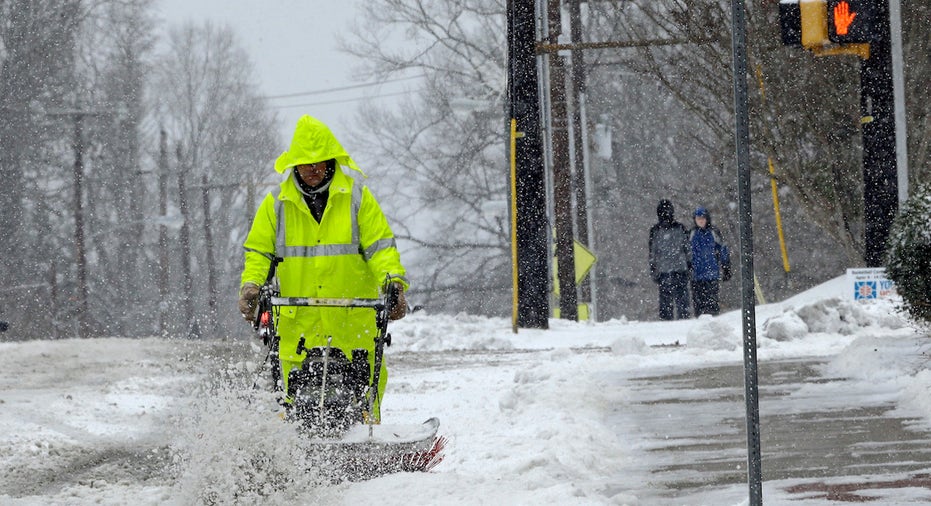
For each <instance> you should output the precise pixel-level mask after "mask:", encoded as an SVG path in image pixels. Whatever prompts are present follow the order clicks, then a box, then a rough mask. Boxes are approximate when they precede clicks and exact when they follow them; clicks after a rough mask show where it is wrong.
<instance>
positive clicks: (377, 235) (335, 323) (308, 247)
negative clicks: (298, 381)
mask: <svg viewBox="0 0 931 506" xmlns="http://www.w3.org/2000/svg"><path fill="white" fill-rule="evenodd" d="M275 193H277V196H276V195H275V194H274V193H269V194H268V195H266V196H265V199H264V200H263V201H262V204H261V205H260V206H259V209H258V211H257V212H256V216H255V220H254V222H253V225H252V229H251V230H250V232H249V235H248V237H247V238H246V242H245V244H244V246H245V248H246V253H245V269H244V270H243V275H242V283H243V284H245V283H255V284H257V285H261V284H262V283H264V281H265V278H266V276H267V273H268V268H269V265H270V263H271V262H270V259H269V258H270V257H271V256H273V255H275V256H279V257H282V258H284V261H282V262H281V263H280V264H278V271H277V272H278V280H279V284H280V289H281V296H282V297H323V298H369V299H375V298H378V296H379V287H381V285H382V284H383V283H384V281H385V278H386V277H390V278H392V279H393V280H397V281H400V282H401V283H402V284H404V285H405V289H406V288H407V282H406V280H405V279H404V275H405V270H404V267H403V266H402V265H401V261H400V255H399V253H398V250H397V247H396V246H395V243H394V234H393V233H392V232H391V229H390V227H389V226H388V222H387V220H386V219H385V216H384V214H383V213H382V211H381V208H380V207H379V205H378V202H377V201H376V200H375V197H374V196H373V195H372V193H371V192H370V191H369V190H368V188H367V187H365V186H363V185H357V184H356V182H355V181H354V180H353V179H352V178H350V177H349V176H347V175H346V174H343V172H342V171H341V170H337V171H336V174H334V176H333V181H332V182H331V183H330V188H329V198H328V199H327V205H326V208H325V210H324V212H323V216H322V217H321V220H320V222H319V223H318V222H317V220H315V219H314V218H313V216H312V215H311V213H310V209H309V208H308V207H307V204H306V203H305V202H304V199H303V196H302V194H301V193H300V192H299V191H298V189H297V187H296V186H295V183H294V181H293V179H292V176H291V174H290V173H289V177H288V178H287V179H286V180H285V181H283V182H282V183H281V186H280V188H279V190H278V191H277V192H275ZM279 223H281V224H282V226H278V224H279ZM278 330H279V333H280V334H281V344H280V353H281V359H282V360H295V361H297V360H302V359H303V355H298V354H296V353H295V349H296V346H297V341H298V339H299V338H300V336H301V335H302V334H303V335H304V337H305V340H306V342H305V346H306V347H307V348H310V347H314V346H323V345H325V344H326V338H327V337H329V336H332V337H333V344H334V345H335V346H338V347H339V348H341V349H343V351H344V352H348V354H351V350H353V349H356V348H365V349H368V350H370V351H371V350H373V349H374V336H375V321H374V314H373V312H372V310H371V309H364V308H356V309H352V308H311V307H285V308H282V310H281V319H280V322H279V326H278Z"/></svg>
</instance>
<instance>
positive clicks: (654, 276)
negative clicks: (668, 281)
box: [650, 264, 659, 283]
mask: <svg viewBox="0 0 931 506" xmlns="http://www.w3.org/2000/svg"><path fill="white" fill-rule="evenodd" d="M650 279H652V280H653V282H654V283H659V273H658V272H656V266H655V265H653V264H650Z"/></svg>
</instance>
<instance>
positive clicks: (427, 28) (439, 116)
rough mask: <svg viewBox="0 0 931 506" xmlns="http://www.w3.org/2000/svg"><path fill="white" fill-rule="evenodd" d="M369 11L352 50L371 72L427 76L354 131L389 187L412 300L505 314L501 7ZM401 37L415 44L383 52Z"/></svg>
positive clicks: (433, 5) (389, 6)
mask: <svg viewBox="0 0 931 506" xmlns="http://www.w3.org/2000/svg"><path fill="white" fill-rule="evenodd" d="M365 13H366V14H365V19H364V20H363V21H362V23H361V26H364V27H365V29H361V30H358V31H357V33H356V34H355V35H356V37H355V38H353V39H351V40H349V41H346V42H344V43H343V47H344V49H345V50H346V51H348V52H349V53H351V54H353V55H355V56H357V57H359V58H361V59H362V60H363V61H365V62H366V64H365V69H364V72H365V73H370V74H371V75H373V76H376V77H378V78H389V77H392V76H397V75H401V74H402V73H403V74H404V75H410V74H422V75H423V80H422V81H421V82H420V85H419V87H418V88H417V89H416V91H415V92H414V93H412V95H411V96H412V98H411V99H409V100H407V101H405V102H404V103H403V104H401V105H400V106H399V107H398V108H397V109H393V110H378V109H375V108H369V107H367V108H366V109H365V111H363V112H361V113H360V118H359V121H358V122H357V123H358V124H359V125H360V126H361V129H362V131H361V132H360V134H359V135H358V142H357V145H361V146H363V154H362V156H361V157H362V158H366V159H369V160H372V162H371V163H372V164H373V165H375V167H374V168H373V169H370V171H371V172H373V173H378V174H381V175H382V176H383V177H382V178H379V180H380V181H391V183H387V185H385V187H384V189H385V190H389V189H390V190H391V191H381V192H379V194H380V196H381V198H382V200H384V201H385V204H384V205H383V207H385V208H386V209H388V210H389V214H392V215H393V216H392V224H393V225H394V227H395V229H396V230H395V233H396V235H397V236H398V237H399V238H400V239H402V240H403V241H402V250H403V253H404V256H405V260H406V263H407V264H408V266H409V268H410V269H411V271H412V272H411V273H410V274H411V276H412V278H413V280H414V287H413V297H414V298H416V299H418V300H421V301H423V302H425V303H426V305H427V306H429V307H431V308H433V309H434V310H439V311H471V312H480V313H488V314H504V313H506V312H507V307H508V305H507V304H508V302H507V301H508V300H509V297H510V284H509V281H508V280H509V279H510V274H509V273H510V257H509V253H508V251H509V249H508V248H509V246H508V245H509V238H508V226H507V209H508V207H507V204H506V202H507V191H508V190H507V178H506V174H507V170H508V169H507V158H506V157H505V156H504V155H505V151H504V149H505V145H506V144H505V143H506V139H505V131H506V130H505V122H504V119H503V117H502V115H501V113H500V112H501V111H503V110H504V97H503V93H504V90H505V68H504V54H505V40H504V31H503V29H502V28H503V26H504V4H503V2H496V1H487V0H467V1H449V2H423V1H414V2H410V1H403V0H379V1H377V2H375V3H374V4H371V5H367V6H366V9H365ZM402 34H403V35H402ZM395 36H403V37H405V39H406V40H409V41H411V42H410V43H407V44H404V45H403V46H402V45H390V44H389V45H386V44H384V43H383V41H384V40H385V39H387V40H391V39H392V37H395ZM408 245H409V247H408Z"/></svg>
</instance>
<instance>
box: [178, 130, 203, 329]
mask: <svg viewBox="0 0 931 506" xmlns="http://www.w3.org/2000/svg"><path fill="white" fill-rule="evenodd" d="M176 155H177V157H178V168H177V169H178V209H179V210H180V211H181V219H182V220H183V221H182V223H181V231H180V233H179V241H180V242H181V278H182V280H181V283H182V284H183V285H184V294H183V296H182V302H181V304H182V306H183V310H182V312H181V315H180V316H181V318H183V322H184V325H185V328H186V329H190V330H191V334H196V333H197V332H198V331H197V322H196V321H195V320H194V296H193V292H194V287H193V280H192V279H191V216H190V215H191V210H190V208H189V207H188V202H187V185H186V183H185V181H184V175H185V174H184V173H185V170H184V169H185V168H184V158H183V153H182V150H181V144H178V147H177V150H176Z"/></svg>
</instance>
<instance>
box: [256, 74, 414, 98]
mask: <svg viewBox="0 0 931 506" xmlns="http://www.w3.org/2000/svg"><path fill="white" fill-rule="evenodd" d="M421 77H422V76H409V77H399V78H396V79H385V80H384V81H376V82H371V83H360V84H350V85H347V86H339V87H336V88H326V89H322V90H311V91H301V92H297V93H287V94H284V95H266V96H263V97H261V98H264V99H267V100H276V99H280V98H294V97H305V96H308V95H324V94H326V93H334V92H337V91H346V90H355V89H359V88H369V87H372V86H381V85H383V84H387V83H396V82H399V81H410V80H411V79H420V78H421Z"/></svg>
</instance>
